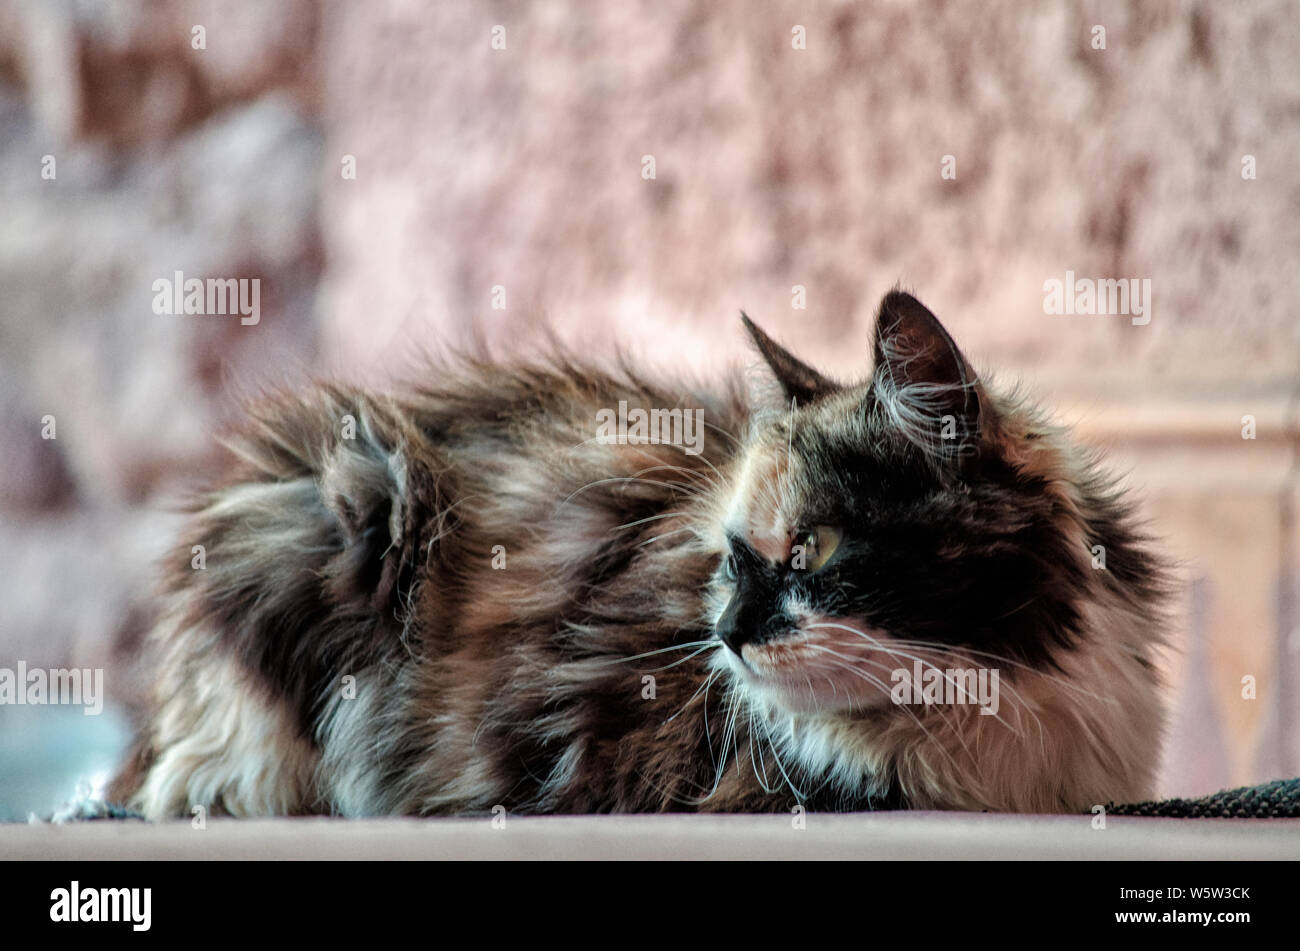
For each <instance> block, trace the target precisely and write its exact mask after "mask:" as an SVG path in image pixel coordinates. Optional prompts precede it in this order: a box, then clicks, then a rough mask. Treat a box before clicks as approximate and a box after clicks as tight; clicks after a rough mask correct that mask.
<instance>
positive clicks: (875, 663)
mask: <svg viewBox="0 0 1300 951" xmlns="http://www.w3.org/2000/svg"><path fill="white" fill-rule="evenodd" d="M807 646H809V647H812V648H813V649H815V650H818V651H821V652H822V653H826V654H831V655H833V656H835V657H838V658H840V659H841V660H843V661H845V662H846V663H848V664H849V665H850V666H852V665H855V664H858V663H866V664H871V665H872V666H875V667H879V668H881V670H884V671H890V670H892V668H891V667H890V666H889V665H888V664H886V663H885V662H884V661H881V660H875V659H871V658H866V657H863V658H854V657H846V656H845V655H843V654H841V653H839V652H837V651H834V650H832V649H831V648H829V647H826V646H824V645H821V644H809V645H807ZM876 682H877V683H879V685H880V688H881V689H882V690H883V691H884V692H885V693H886V694H889V693H890V690H889V688H887V687H886V686H885V682H884V680H883V679H882V678H876ZM900 706H903V705H901V704H900ZM908 712H912V711H908ZM934 712H935V715H936V716H938V717H939V719H941V720H943V722H944V725H945V726H947V727H948V729H949V730H951V731H952V732H953V734H954V735H955V736H956V737H957V739H958V742H959V743H961V745H962V748H963V749H965V750H966V753H967V755H972V756H973V754H971V751H970V748H969V747H967V746H966V741H965V738H964V737H962V735H961V731H960V730H957V729H955V728H954V725H953V722H952V721H951V720H949V718H948V716H947V715H946V714H945V712H944V711H943V710H942V709H935V711H934ZM913 718H914V719H916V716H915V714H913Z"/></svg>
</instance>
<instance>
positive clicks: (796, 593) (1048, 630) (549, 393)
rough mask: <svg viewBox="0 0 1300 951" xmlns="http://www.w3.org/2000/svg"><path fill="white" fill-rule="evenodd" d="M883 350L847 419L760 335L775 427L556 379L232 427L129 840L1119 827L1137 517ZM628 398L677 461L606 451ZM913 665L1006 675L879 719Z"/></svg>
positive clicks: (851, 393)
mask: <svg viewBox="0 0 1300 951" xmlns="http://www.w3.org/2000/svg"><path fill="white" fill-rule="evenodd" d="M879 324H880V326H879V328H878V331H877V339H876V366H875V368H874V372H873V375H872V377H871V379H869V380H868V381H867V383H864V384H861V385H859V386H853V387H845V386H839V385H837V384H833V383H831V382H830V381H828V380H825V379H824V378H822V377H821V376H820V375H818V374H816V373H815V372H814V371H812V370H810V369H809V368H807V367H806V366H804V365H803V364H801V363H799V362H798V361H796V360H794V358H793V357H791V356H790V355H789V354H788V353H786V352H785V351H783V350H781V349H780V348H779V347H777V346H776V345H775V344H774V343H772V341H770V340H769V339H767V338H766V337H765V336H763V335H762V333H761V332H760V331H758V330H757V329H756V328H752V327H751V332H752V333H753V334H754V336H755V340H756V342H757V343H758V346H759V349H760V350H761V351H762V352H763V355H764V357H765V359H766V360H767V362H768V364H769V366H770V367H771V368H772V370H773V371H774V375H775V377H776V379H777V380H778V381H779V382H780V383H781V385H782V387H783V388H784V394H785V399H784V400H778V403H782V404H784V403H785V401H786V400H788V401H789V403H788V404H786V405H785V408H781V409H775V410H774V409H766V410H755V409H753V408H751V407H749V406H748V405H747V399H746V397H745V395H744V394H743V393H742V388H741V387H740V386H739V384H738V383H737V382H736V381H732V382H730V383H728V384H727V385H726V386H724V387H723V388H722V389H721V390H720V391H718V392H713V393H701V392H689V391H683V390H678V389H672V388H669V387H658V386H651V385H649V384H645V383H643V382H640V381H638V380H636V379H634V378H633V377H632V376H631V375H630V374H621V375H610V374H606V373H602V372H597V371H594V370H591V369H589V368H584V367H577V366H573V365H565V364H562V363H561V364H556V365H553V366H552V367H550V368H543V367H520V366H515V367H498V366H491V365H485V364H472V363H467V364H464V365H463V366H462V367H461V368H460V370H459V371H457V372H456V374H453V375H448V376H445V377H443V378H442V379H440V381H439V382H438V384H437V385H435V386H431V387H429V388H427V389H423V390H419V391H414V392H412V393H410V394H408V395H407V396H404V397H394V398H389V397H379V396H375V395H370V394H366V393H361V392H357V391H354V390H350V389H346V388H339V387H317V388H314V389H312V390H310V391H308V392H305V393H303V394H300V395H298V396H294V397H283V398H278V399H275V400H272V401H269V402H267V403H265V404H264V405H262V406H261V407H257V408H254V410H253V412H252V419H253V421H252V422H250V423H249V424H248V425H247V426H245V427H244V428H243V429H242V430H241V431H239V432H238V433H236V435H235V436H234V437H233V439H232V440H231V443H230V445H231V448H232V449H233V450H234V451H235V454H236V456H237V457H238V459H239V462H238V464H237V467H236V468H235V469H234V470H233V471H232V472H231V473H230V474H229V476H228V478H225V479H223V483H222V487H221V488H218V489H216V490H214V491H213V492H212V493H210V494H209V495H208V496H206V497H205V498H204V499H203V500H202V502H201V503H200V504H199V505H198V507H197V511H196V514H195V516H194V518H193V521H192V522H191V528H190V530H189V532H188V533H187V534H186V535H185V537H184V538H182V539H181V540H180V542H179V544H178V547H177V550H176V552H175V554H174V555H173V558H172V562H171V564H170V566H169V568H168V575H167V585H166V589H167V590H166V595H165V604H164V614H165V616H164V618H163V620H162V622H161V623H160V626H159V629H158V633H159V637H158V645H159V647H160V648H161V651H162V660H161V668H160V673H159V678H158V682H157V696H156V701H155V704H154V707H153V710H152V712H151V716H150V720H149V722H148V723H147V724H146V726H145V729H144V730H143V731H142V734H141V740H140V744H139V747H138V749H137V751H136V754H135V755H134V758H133V761H132V762H131V763H130V764H129V765H128V767H127V768H126V769H125V770H124V771H123V773H122V775H121V776H119V778H118V780H117V782H116V784H115V789H114V793H115V794H116V795H117V796H119V797H120V798H122V799H124V800H127V801H128V802H129V803H130V804H131V805H133V806H134V807H135V808H138V809H140V810H141V811H142V812H143V813H144V814H145V815H146V816H148V817H150V818H164V817H168V816H181V815H188V814H189V812H190V810H191V808H192V807H193V806H195V805H203V806H205V807H208V808H213V809H218V810H222V811H225V812H228V813H231V814H234V815H239V816H251V815H274V814H300V813H312V812H333V813H341V814H344V815H381V814H445V813H465V812H486V811H489V810H492V809H493V808H494V807H497V806H502V807H504V808H505V809H506V810H508V811H510V812H512V813H535V812H568V813H573V812H609V811H662V810H677V809H699V810H714V811H771V810H786V809H789V808H791V807H792V806H794V805H796V804H800V803H801V804H803V805H804V806H805V807H807V808H809V809H814V810H815V809H866V808H882V807H883V808H888V807H916V808H962V809H998V810H1011V811H1084V810H1087V809H1088V807H1089V806H1091V805H1092V804H1094V803H1105V802H1108V801H1114V800H1129V799H1139V798H1142V797H1143V796H1145V795H1146V794H1148V793H1149V792H1150V780H1151V777H1152V775H1153V772H1154V768H1155V766H1156V759H1157V753H1158V746H1159V736H1160V728H1161V723H1162V714H1161V705H1160V699H1159V691H1158V687H1157V683H1156V678H1155V676H1154V673H1153V667H1152V663H1151V654H1152V651H1153V649H1154V648H1155V647H1157V646H1158V644H1159V642H1160V634H1159V625H1160V617H1159V599H1160V596H1161V593H1162V590H1163V589H1162V581H1161V577H1160V574H1159V571H1158V568H1157V566H1156V564H1155V562H1154V561H1153V560H1152V559H1151V558H1150V556H1149V555H1148V554H1147V553H1146V552H1145V550H1144V549H1143V547H1142V541H1141V539H1140V538H1139V537H1138V536H1137V535H1135V534H1134V530H1133V527H1132V525H1131V516H1130V515H1129V513H1128V511H1127V509H1126V508H1125V507H1124V506H1123V505H1122V504H1121V503H1120V502H1119V501H1118V500H1117V498H1116V497H1115V496H1114V495H1113V493H1112V492H1111V491H1110V490H1109V489H1108V488H1107V487H1106V486H1105V485H1104V483H1102V482H1101V481H1099V480H1098V479H1097V478H1096V477H1095V476H1093V475H1092V474H1091V470H1090V469H1089V467H1088V466H1087V464H1086V463H1085V462H1083V461H1082V460H1081V457H1080V456H1079V455H1078V454H1077V453H1076V452H1075V451H1074V450H1073V449H1071V448H1070V447H1069V446H1068V444H1067V443H1066V442H1065V441H1064V438H1063V435H1062V434H1061V433H1060V432H1059V431H1058V430H1055V429H1053V428H1051V427H1049V426H1046V425H1044V424H1043V423H1042V422H1041V421H1040V420H1039V419H1037V418H1036V417H1035V416H1034V415H1033V414H1031V413H1030V412H1029V411H1027V410H1025V409H1023V408H1020V407H1018V406H1017V405H1015V404H1014V403H1012V402H1009V401H1007V400H1005V399H1003V398H1001V397H998V396H996V395H994V394H992V393H991V392H990V391H988V390H987V389H986V387H985V386H984V384H982V383H980V382H978V381H976V380H975V379H974V377H973V374H971V373H970V371H969V367H968V366H967V365H966V363H965V361H964V359H963V358H962V357H961V356H960V354H959V353H958V352H957V351H956V349H955V347H952V344H951V341H950V340H949V339H948V338H947V335H946V333H944V332H943V330H942V328H941V327H939V325H938V323H937V321H935V320H934V318H933V316H932V315H930V314H929V313H928V311H925V310H924V308H923V307H921V305H920V304H919V303H917V302H916V301H915V300H914V299H912V298H910V297H908V296H907V295H903V294H898V293H895V294H891V295H890V296H889V297H887V298H886V300H885V302H884V304H882V310H881V316H880V320H879ZM620 401H623V402H625V403H626V405H627V406H628V407H631V408H644V409H647V410H649V409H652V408H659V409H667V408H673V407H677V408H684V409H686V410H688V411H689V410H695V409H702V410H703V413H704V415H703V418H704V421H705V423H706V424H707V425H708V429H707V435H706V438H705V440H704V444H703V446H704V451H703V452H702V453H699V454H694V453H691V452H686V451H684V450H683V448H682V447H681V446H680V445H671V444H635V442H629V443H618V442H610V441H606V440H603V439H601V438H599V436H598V424H597V420H598V419H599V418H600V414H601V413H602V412H605V411H609V410H611V409H613V408H614V407H618V406H619V404H620ZM349 427H351V429H350V428H349ZM350 435H351V437H352V438H349V436H350ZM949 436H952V437H953V438H948V437H949ZM801 542H802V543H803V544H800V543H801ZM194 546H203V548H202V564H203V567H202V568H197V567H194V565H195V564H196V563H197V562H196V558H198V556H197V555H195V549H194ZM1096 546H1102V547H1103V548H1104V549H1105V559H1106V566H1105V568H1103V569H1097V568H1094V567H1093V559H1094V549H1095V547H1096ZM729 552H730V555H728V553H729ZM792 552H793V557H792ZM914 663H919V664H922V665H923V666H924V667H925V668H926V669H927V670H928V669H931V668H933V667H938V668H940V669H943V670H945V671H947V670H953V669H961V668H977V667H983V668H994V669H996V670H997V672H998V675H999V681H998V682H999V683H1000V686H1001V695H1000V700H999V701H998V702H997V703H996V704H995V707H996V712H992V713H990V712H988V711H985V712H981V708H980V707H979V706H978V705H976V704H974V703H970V702H965V701H964V700H963V701H962V702H957V703H930V704H926V703H913V704H898V703H894V702H892V701H891V698H890V690H891V688H892V687H893V686H894V682H895V681H896V679H897V678H896V677H895V676H894V675H893V673H892V672H893V671H894V670H896V669H900V668H905V669H908V670H911V669H913V664H914ZM947 679H948V680H949V681H951V680H952V679H953V678H952V677H951V676H949V677H948V678H947ZM805 683H806V686H805ZM949 699H951V697H950V698H949Z"/></svg>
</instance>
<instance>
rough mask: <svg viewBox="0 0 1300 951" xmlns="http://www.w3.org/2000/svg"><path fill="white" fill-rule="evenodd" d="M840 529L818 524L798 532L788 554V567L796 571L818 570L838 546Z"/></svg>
mask: <svg viewBox="0 0 1300 951" xmlns="http://www.w3.org/2000/svg"><path fill="white" fill-rule="evenodd" d="M840 539H841V535H840V531H839V529H837V528H832V527H831V526H829V525H818V526H816V527H815V528H810V529H808V530H806V531H803V532H800V533H799V535H798V539H797V540H796V541H795V544H794V548H793V550H792V551H791V555H790V567H791V568H793V569H795V570H796V571H810V572H811V571H820V570H821V569H822V568H823V567H825V565H826V562H828V561H830V559H831V556H832V555H834V554H835V550H836V549H837V548H839V547H840Z"/></svg>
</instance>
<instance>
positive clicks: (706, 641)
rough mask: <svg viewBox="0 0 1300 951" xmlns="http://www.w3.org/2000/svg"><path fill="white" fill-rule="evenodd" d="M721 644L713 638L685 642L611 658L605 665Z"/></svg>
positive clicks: (692, 655) (688, 658)
mask: <svg viewBox="0 0 1300 951" xmlns="http://www.w3.org/2000/svg"><path fill="white" fill-rule="evenodd" d="M721 644H722V642H721V641H718V640H716V639H715V638H712V637H710V638H705V639H704V640H700V641H687V642H686V643H685V644H672V645H670V646H668V647H660V648H658V649H657V650H652V651H645V652H643V653H640V654H633V655H632V656H630V657H611V658H608V659H607V660H606V663H610V664H624V663H627V662H628V661H632V660H642V659H643V658H646V657H654V656H655V655H656V654H666V653H668V652H669V651H680V650H687V649H689V648H692V647H710V646H714V647H716V646H721ZM694 656H695V654H691V655H690V657H687V658H685V659H686V660H690V658H691V657H694ZM660 669H662V668H660Z"/></svg>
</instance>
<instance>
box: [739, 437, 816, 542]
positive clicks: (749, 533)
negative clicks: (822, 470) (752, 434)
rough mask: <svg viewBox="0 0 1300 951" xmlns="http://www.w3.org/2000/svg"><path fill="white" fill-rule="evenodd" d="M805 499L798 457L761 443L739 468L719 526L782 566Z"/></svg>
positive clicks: (774, 446)
mask: <svg viewBox="0 0 1300 951" xmlns="http://www.w3.org/2000/svg"><path fill="white" fill-rule="evenodd" d="M805 498H806V490H805V486H804V469H803V464H802V462H801V460H800V459H799V458H798V456H797V455H796V454H794V453H791V452H789V451H788V448H787V447H786V446H785V445H778V444H775V443H773V442H769V443H767V444H765V445H760V446H758V447H756V448H755V449H753V450H752V451H751V452H750V453H748V455H747V456H746V457H745V459H744V461H743V463H742V464H741V467H740V471H739V474H738V475H737V478H736V481H735V487H734V492H733V494H732V498H731V503H730V504H729V506H728V507H727V514H726V517H725V519H724V520H723V527H724V529H725V530H726V532H727V533H728V534H731V535H734V536H737V537H740V538H743V539H745V540H746V541H747V542H748V544H749V546H750V547H751V548H753V549H754V551H756V552H758V553H759V554H760V555H761V556H763V557H764V558H766V559H767V560H768V561H771V562H774V563H780V562H783V561H785V559H786V558H788V557H789V554H790V543H791V540H792V539H793V537H794V534H795V532H796V531H797V530H798V528H799V523H800V520H801V515H802V512H803V509H804V507H805Z"/></svg>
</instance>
